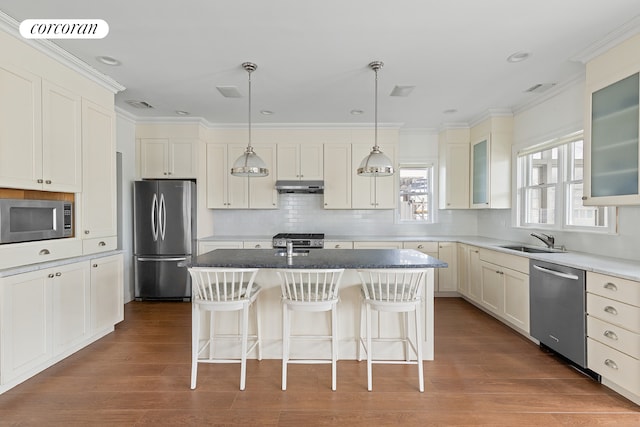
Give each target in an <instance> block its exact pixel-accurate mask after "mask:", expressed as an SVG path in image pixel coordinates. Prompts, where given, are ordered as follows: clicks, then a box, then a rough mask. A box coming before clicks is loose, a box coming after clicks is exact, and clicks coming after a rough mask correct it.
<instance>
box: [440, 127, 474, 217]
mask: <svg viewBox="0 0 640 427" xmlns="http://www.w3.org/2000/svg"><path fill="white" fill-rule="evenodd" d="M438 139H439V142H438V153H439V156H438V157H439V178H440V182H439V185H440V194H439V199H440V200H439V205H440V206H439V207H440V209H468V208H469V129H468V128H465V129H450V130H445V131H443V132H441V133H440V135H439V137H438Z"/></svg>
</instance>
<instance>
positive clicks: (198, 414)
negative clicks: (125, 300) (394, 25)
mask: <svg viewBox="0 0 640 427" xmlns="http://www.w3.org/2000/svg"><path fill="white" fill-rule="evenodd" d="M435 309H436V315H435V318H436V328H435V331H436V347H435V348H436V357H435V360H434V361H431V362H425V364H424V367H425V392H424V393H419V392H418V391H417V378H416V368H415V366H403V365H375V366H374V368H373V369H374V371H373V381H374V383H373V388H374V390H373V391H372V392H367V389H366V387H367V374H366V363H365V362H360V363H358V362H356V361H351V360H343V361H339V362H338V390H337V391H335V392H332V391H331V374H330V365H311V366H310V365H292V366H290V368H289V381H288V390H287V391H286V392H283V391H282V390H281V389H280V379H281V363H280V361H279V360H263V361H261V362H258V361H255V360H252V361H250V362H249V365H248V368H247V388H246V391H244V392H241V391H239V390H238V381H239V370H240V367H239V365H200V367H199V374H198V388H197V389H196V390H190V389H189V375H190V343H189V341H190V327H191V326H190V319H191V311H190V304H188V303H142V302H132V303H129V304H127V305H126V307H125V319H126V320H125V321H124V322H123V323H121V324H120V325H118V326H117V328H116V331H115V332H114V333H112V334H110V335H108V336H106V337H105V338H103V339H101V340H100V341H98V342H96V343H94V344H92V345H91V346H89V347H87V348H85V349H84V350H82V351H80V352H78V353H76V354H74V355H72V356H71V357H69V358H67V359H65V360H63V361H62V362H60V363H58V364H57V365H55V366H53V367H51V368H49V369H47V370H46V371H44V372H42V373H41V374H39V375H37V376H35V377H34V378H32V379H30V380H28V381H26V382H25V383H23V384H21V385H19V386H17V387H15V388H13V389H12V390H10V391H8V392H6V393H4V394H3V395H0V425H3V426H4V425H39V426H41V425H47V426H48V425H234V424H238V425H279V426H308V425H345V426H359V425H362V426H365V425H366V426H370V425H380V426H384V425H402V426H516V425H517V426H591V425H607V426H612V425H615V426H638V425H640V407H638V406H636V405H634V404H633V403H632V402H629V401H628V400H626V399H624V398H622V397H620V396H618V395H617V394H615V393H613V392H612V391H610V390H609V389H607V388H606V387H604V386H602V385H600V384H598V383H596V382H594V381H592V380H590V379H588V378H586V377H584V376H583V375H581V374H580V373H578V372H576V371H575V370H574V369H572V368H570V367H568V366H566V365H565V364H563V363H562V362H561V361H559V360H557V359H556V358H555V357H554V356H552V355H550V354H547V353H544V352H542V351H540V350H539V349H538V348H537V346H535V345H534V344H533V343H532V342H530V341H528V340H527V339H525V338H524V337H522V336H520V335H518V334H517V333H515V332H513V331H511V330H510V329H509V328H507V327H506V326H504V325H502V324H501V323H499V322H497V321H496V320H494V319H493V318H491V317H490V316H488V315H486V314H484V313H482V312H481V311H479V310H477V309H476V308H474V307H473V306H471V305H469V304H468V303H466V302H465V301H463V300H461V299H458V298H437V299H436V304H435Z"/></svg>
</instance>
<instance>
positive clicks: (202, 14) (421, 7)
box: [0, 0, 640, 128]
mask: <svg viewBox="0 0 640 427" xmlns="http://www.w3.org/2000/svg"><path fill="white" fill-rule="evenodd" d="M0 11H3V12H5V13H6V14H8V15H9V16H11V17H13V18H14V19H16V20H17V21H18V22H20V21H22V20H23V19H28V18H92V19H104V20H105V21H106V22H107V23H108V24H109V28H110V30H109V35H108V36H107V37H106V38H104V39H101V40H56V41H55V42H56V43H57V44H58V45H60V46H61V47H62V48H64V49H65V50H67V51H68V52H70V53H72V54H73V55H75V56H77V57H78V58H80V59H81V60H83V61H84V62H86V63H87V64H89V65H91V66H92V67H94V68H96V69H97V70H99V71H101V72H103V73H104V74H106V75H108V76H110V77H112V78H113V79H115V80H116V81H118V82H119V83H121V84H122V85H124V86H125V87H126V90H125V91H123V92H120V93H118V94H117V95H116V105H117V106H119V107H121V108H122V109H124V110H127V111H129V112H131V113H132V114H134V115H135V116H138V117H141V118H142V117H177V114H176V113H175V111H176V110H184V111H188V112H190V113H191V116H192V117H202V118H204V119H206V120H208V121H209V122H211V123H220V124H233V123H246V121H247V98H246V96H245V97H244V98H224V97H223V96H222V95H221V94H220V93H219V92H218V91H217V90H216V86H228V85H231V86H237V87H238V89H239V90H240V91H241V92H242V93H243V94H244V95H246V93H247V73H246V72H245V71H244V70H243V69H242V67H241V65H240V64H241V63H242V62H245V61H252V62H255V63H256V64H258V69H257V71H256V72H254V73H253V74H252V81H253V87H252V101H253V112H254V114H253V116H252V117H253V119H252V120H253V122H254V123H258V124H262V123H270V124H309V123H316V124H320V123H329V124H344V123H368V124H370V123H372V122H373V121H374V95H373V94H374V73H373V71H371V69H369V68H368V66H367V65H368V64H369V62H371V61H374V60H381V61H383V62H384V63H385V65H384V67H383V68H382V70H381V71H380V72H379V96H380V98H379V112H378V121H379V122H380V123H401V124H403V126H404V127H405V128H438V127H439V126H441V125H442V124H443V123H469V122H472V121H473V120H475V119H477V118H478V117H480V116H482V115H483V114H484V113H486V112H487V110H490V109H507V110H513V109H514V108H517V107H518V106H522V105H526V104H527V103H529V102H532V100H534V99H535V97H537V96H540V95H539V94H531V93H525V92H524V91H525V90H526V89H528V88H530V87H531V86H533V85H535V84H539V83H556V84H557V85H562V84H563V83H566V82H567V81H571V80H572V79H575V78H576V76H578V75H580V74H582V73H583V72H584V71H583V70H584V64H583V63H582V62H580V61H577V60H576V58H577V57H578V55H581V54H584V53H585V51H591V49H592V48H593V47H594V44H597V43H599V42H601V41H603V40H609V39H613V38H616V37H618V36H619V35H620V34H625V35H626V34H629V33H637V32H638V30H637V28H638V22H640V19H639V18H640V1H639V0H606V1H605V0H393V1H392V0H307V1H302V0H262V1H260V0H253V1H252V0H211V1H206V0H182V1H175V0H171V1H170V0H133V1H132V0H126V1H125V0H110V1H101V2H95V1H86V0H55V1H51V0H0ZM518 51H526V52H530V53H531V57H530V59H528V60H526V61H523V62H520V63H508V62H507V61H506V58H507V57H508V56H509V55H510V54H512V53H514V52H518ZM639 54H640V53H639ZM99 55H106V56H111V57H114V58H116V59H118V60H120V61H121V62H122V65H120V66H118V67H109V66H106V65H103V64H101V63H99V62H97V61H96V59H95V58H96V56H99ZM395 85H415V86H416V88H415V89H414V91H413V92H412V93H411V95H410V96H409V97H406V98H401V97H391V96H388V95H389V94H390V93H391V90H392V89H393V87H394V86H395ZM126 100H143V101H146V102H148V103H149V104H151V105H153V106H154V107H155V108H154V109H151V110H139V109H134V108H132V107H130V106H129V105H127V104H126V103H125V101H126ZM353 109H360V110H363V111H364V114H362V115H360V116H354V115H352V114H350V111H351V110H353ZM449 109H456V110H457V112H456V113H453V114H445V113H443V111H444V110H449ZM260 110H271V111H273V112H274V113H275V114H273V115H271V116H264V115H261V114H259V111H260Z"/></svg>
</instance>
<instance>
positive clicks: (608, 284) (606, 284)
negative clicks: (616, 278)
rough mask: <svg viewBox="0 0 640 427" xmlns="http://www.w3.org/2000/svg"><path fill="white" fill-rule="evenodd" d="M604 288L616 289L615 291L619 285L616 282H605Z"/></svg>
mask: <svg viewBox="0 0 640 427" xmlns="http://www.w3.org/2000/svg"><path fill="white" fill-rule="evenodd" d="M603 288H605V289H609V290H610V291H614V292H615V291H617V290H618V287H617V286H616V284H615V283H611V282H607V283H605V284H604V286H603Z"/></svg>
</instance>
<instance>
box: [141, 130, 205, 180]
mask: <svg viewBox="0 0 640 427" xmlns="http://www.w3.org/2000/svg"><path fill="white" fill-rule="evenodd" d="M197 154H198V140H196V139H189V138H141V139H140V160H139V168H140V176H141V177H142V178H175V179H180V178H183V179H190V178H196V177H197V164H198V161H197Z"/></svg>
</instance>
